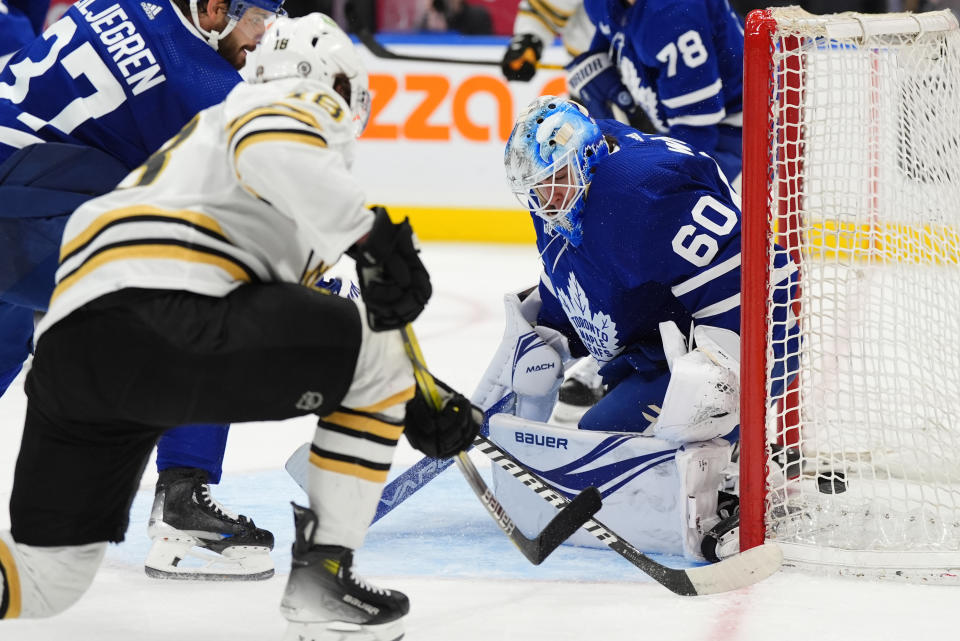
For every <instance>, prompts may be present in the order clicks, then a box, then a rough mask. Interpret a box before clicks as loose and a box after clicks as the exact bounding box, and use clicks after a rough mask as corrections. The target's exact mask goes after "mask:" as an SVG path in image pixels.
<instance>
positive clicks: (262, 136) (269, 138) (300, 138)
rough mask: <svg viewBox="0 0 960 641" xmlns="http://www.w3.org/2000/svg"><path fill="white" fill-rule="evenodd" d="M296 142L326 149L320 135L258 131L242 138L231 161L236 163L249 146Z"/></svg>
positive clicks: (287, 131) (288, 131) (291, 131)
mask: <svg viewBox="0 0 960 641" xmlns="http://www.w3.org/2000/svg"><path fill="white" fill-rule="evenodd" d="M276 141H284V142H298V143H301V144H305V145H311V146H314V147H326V146H327V141H326V140H324V139H323V138H322V137H321V136H320V135H318V134H315V133H310V132H306V131H304V132H302V133H301V132H296V131H293V130H286V131H258V132H255V133H252V134H249V135H247V136H244V138H243V140H241V141H240V144H238V145H237V148H236V150H235V151H234V152H233V159H234V162H236V160H237V158H238V157H239V156H240V154H241V153H243V150H244V149H246V148H247V147H249V146H250V145H252V144H254V143H258V142H276Z"/></svg>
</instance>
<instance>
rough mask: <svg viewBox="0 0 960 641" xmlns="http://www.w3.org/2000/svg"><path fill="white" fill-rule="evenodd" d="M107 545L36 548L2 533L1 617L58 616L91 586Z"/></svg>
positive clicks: (33, 617)
mask: <svg viewBox="0 0 960 641" xmlns="http://www.w3.org/2000/svg"><path fill="white" fill-rule="evenodd" d="M106 550H107V544H106V542H104V543H89V544H87V545H68V546H60V547H34V546H31V545H23V544H20V543H17V542H15V541H14V540H13V537H11V536H10V532H9V531H3V532H0V565H2V566H3V575H4V591H3V595H2V596H0V602H2V603H3V604H4V605H5V607H6V612H0V618H6V619H16V618H22V619H40V618H45V617H51V616H53V615H55V614H59V613H61V612H63V611H64V610H66V609H67V608H69V607H70V606H71V605H73V604H74V603H76V602H77V600H79V599H80V597H81V596H83V594H84V593H85V592H86V591H87V589H88V588H89V587H90V584H91V583H92V582H93V577H94V576H95V575H96V573H97V569H98V568H99V567H100V562H101V561H102V560H103V555H104V553H105V552H106Z"/></svg>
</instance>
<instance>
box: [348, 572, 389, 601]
mask: <svg viewBox="0 0 960 641" xmlns="http://www.w3.org/2000/svg"><path fill="white" fill-rule="evenodd" d="M350 580H351V581H352V582H353V583H354V584H355V585H357V586H359V587H360V589H362V590H366V591H367V592H373V593H374V594H379V595H381V596H387V594H388V592H387V591H386V590H384V589H383V588H378V587H377V586H375V585H371V584H370V583H367V582H366V581H365V580H364V579H363V577H361V576H359V575H358V574H357V573H355V572H354V571H353V568H350Z"/></svg>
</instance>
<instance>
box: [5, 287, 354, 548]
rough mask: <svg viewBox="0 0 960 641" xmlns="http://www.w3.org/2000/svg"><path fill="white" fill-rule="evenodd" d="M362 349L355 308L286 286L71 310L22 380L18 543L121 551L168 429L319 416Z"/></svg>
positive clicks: (340, 391)
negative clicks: (109, 544) (111, 544)
mask: <svg viewBox="0 0 960 641" xmlns="http://www.w3.org/2000/svg"><path fill="white" fill-rule="evenodd" d="M360 340H361V324H360V315H359V310H358V308H357V306H356V304H355V303H353V302H352V301H349V300H346V299H343V298H340V297H338V296H333V295H329V294H325V293H322V292H318V291H314V290H311V289H308V288H306V287H302V286H299V285H295V284H288V283H269V284H259V285H244V286H241V287H239V288H237V289H236V290H234V291H233V292H231V293H230V294H229V295H228V296H226V297H224V298H216V297H209V296H201V295H198V294H193V293H189V292H182V291H166V290H135V289H128V290H122V291H120V292H116V293H113V294H109V295H107V296H104V297H102V298H100V299H97V300H95V301H93V302H92V303H90V304H88V305H86V306H85V307H82V308H80V309H78V310H77V311H75V312H73V313H72V314H70V315H69V316H67V317H66V318H65V319H63V320H61V321H60V322H58V323H57V324H55V325H54V326H53V327H51V328H50V329H49V330H48V331H47V332H46V333H44V334H43V335H42V336H41V337H40V340H39V342H38V344H37V350H36V354H35V356H34V361H33V367H32V369H31V371H30V373H29V374H28V376H27V381H26V391H27V396H28V406H27V417H26V423H25V425H24V432H23V440H22V444H21V449H20V455H19V458H18V460H17V467H16V473H15V477H14V486H13V493H12V495H11V499H10V518H11V530H12V533H13V537H14V539H15V540H17V541H18V542H20V543H25V544H28V545H44V546H55V545H80V544H85V543H92V542H96V541H121V540H123V536H124V532H125V531H126V528H127V524H128V521H129V510H130V504H131V502H132V500H133V496H134V494H135V493H136V489H137V486H138V484H139V480H140V476H141V475H142V473H143V469H144V467H145V465H146V463H147V460H148V459H149V455H150V452H151V450H152V448H153V446H154V443H155V442H156V440H157V438H158V437H159V436H160V435H161V434H162V433H163V431H164V430H165V429H167V428H169V427H173V426H179V425H185V424H190V423H239V422H245V421H267V420H282V419H286V418H291V417H294V416H299V415H303V414H307V413H311V412H312V413H316V414H319V415H321V416H323V415H325V414H327V413H329V412H331V411H332V410H334V409H335V408H336V407H337V406H338V405H339V403H340V401H341V400H342V399H343V397H344V396H345V394H346V392H347V390H348V389H349V387H350V384H351V382H352V380H353V373H354V368H355V366H356V362H357V357H358V354H359V350H360ZM263 437H264V438H265V439H267V438H270V435H269V433H268V432H264V435H263Z"/></svg>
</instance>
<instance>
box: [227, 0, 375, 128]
mask: <svg viewBox="0 0 960 641" xmlns="http://www.w3.org/2000/svg"><path fill="white" fill-rule="evenodd" d="M244 75H245V76H246V77H247V78H248V80H249V81H250V82H267V81H270V80H278V79H281V78H311V79H313V80H318V81H320V82H322V83H323V84H325V85H327V86H328V87H331V88H332V89H333V90H334V91H336V92H337V93H338V94H340V96H342V97H343V99H344V100H345V101H346V103H347V105H348V106H349V107H350V113H351V115H352V117H353V123H354V135H355V136H359V135H360V134H361V133H362V132H363V129H364V127H366V125H367V118H369V116H370V91H369V89H368V81H367V69H366V67H365V66H364V64H363V61H362V60H360V56H359V54H358V53H357V48H356V46H355V45H354V44H353V41H352V40H350V37H349V36H348V35H347V34H345V33H344V32H343V30H342V29H341V28H340V27H339V26H338V25H337V23H336V22H334V21H333V20H331V19H330V18H329V17H327V16H325V15H323V14H322V13H311V14H308V15H306V16H303V17H301V18H278V19H277V21H276V22H275V23H274V24H273V26H271V28H270V29H269V30H268V31H267V33H266V35H265V36H264V38H263V41H262V42H261V43H260V46H259V47H257V50H256V52H255V53H254V55H252V56H251V57H250V59H249V60H248V63H247V68H246V69H245V70H244Z"/></svg>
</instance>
